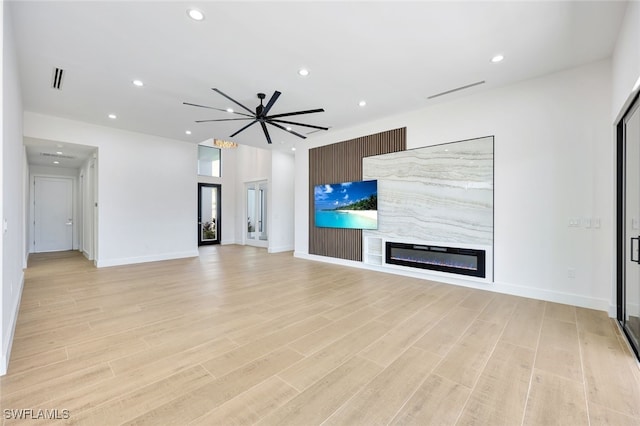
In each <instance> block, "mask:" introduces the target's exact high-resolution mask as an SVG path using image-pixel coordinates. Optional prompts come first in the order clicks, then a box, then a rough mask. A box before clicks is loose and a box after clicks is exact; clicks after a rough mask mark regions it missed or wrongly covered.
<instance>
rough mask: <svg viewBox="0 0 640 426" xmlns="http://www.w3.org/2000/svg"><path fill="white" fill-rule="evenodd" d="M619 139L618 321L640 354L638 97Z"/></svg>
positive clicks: (639, 150) (622, 126) (639, 119)
mask: <svg viewBox="0 0 640 426" xmlns="http://www.w3.org/2000/svg"><path fill="white" fill-rule="evenodd" d="M618 138H619V142H618V149H619V150H621V151H622V153H623V161H622V163H623V172H622V177H623V182H622V188H620V183H619V186H618V188H619V191H618V194H619V195H622V197H621V198H622V202H623V205H622V206H620V205H618V209H621V212H620V211H619V213H618V221H619V222H620V223H621V224H623V226H622V228H623V229H622V230H619V232H620V231H621V232H622V234H623V238H622V241H621V242H619V253H620V252H622V253H621V255H619V257H620V258H622V259H623V262H622V265H619V268H620V266H622V268H621V269H622V271H620V269H619V272H618V281H619V283H618V320H619V321H620V324H621V325H622V328H623V330H624V332H625V334H626V335H627V338H628V339H629V343H630V344H631V346H632V347H633V348H634V350H635V352H636V355H638V354H639V353H640V104H639V102H638V98H636V100H635V102H634V103H633V105H632V107H631V108H630V109H629V111H628V112H627V114H625V116H624V118H623V120H622V122H621V123H620V124H619V125H618ZM620 140H621V142H620ZM619 161H620V158H619ZM618 167H620V163H619V164H618ZM619 173H620V172H619ZM619 176H620V174H619ZM620 189H622V190H620ZM620 213H622V217H620ZM619 235H620V234H619ZM620 281H621V282H620Z"/></svg>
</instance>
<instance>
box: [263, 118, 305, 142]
mask: <svg viewBox="0 0 640 426" xmlns="http://www.w3.org/2000/svg"><path fill="white" fill-rule="evenodd" d="M267 123H269V124H271V125H272V126H276V127H277V128H279V129H282V130H284V131H285V132H287V133H292V134H294V135H296V136H297V137H299V138H302V139H306V138H307V137H306V136H305V135H301V134H300V133H298V132H294V131H293V130H287V129H286V128H285V127H282V126H281V125H279V124H278V123H274V122H273V121H267Z"/></svg>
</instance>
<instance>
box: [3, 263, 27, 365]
mask: <svg viewBox="0 0 640 426" xmlns="http://www.w3.org/2000/svg"><path fill="white" fill-rule="evenodd" d="M23 290H24V271H22V274H21V276H20V286H19V289H18V299H17V301H16V304H15V306H13V312H12V314H11V316H10V317H9V321H11V323H10V324H9V336H7V345H6V348H4V347H3V348H2V354H1V356H0V376H4V375H5V374H7V370H8V369H9V360H10V358H11V348H12V347H13V336H14V334H15V331H16V324H17V323H18V312H19V311H20V301H21V300H22V291H23ZM3 346H4V344H3Z"/></svg>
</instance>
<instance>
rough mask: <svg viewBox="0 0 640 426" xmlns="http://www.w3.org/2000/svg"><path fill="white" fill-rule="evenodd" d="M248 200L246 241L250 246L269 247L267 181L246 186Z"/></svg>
mask: <svg viewBox="0 0 640 426" xmlns="http://www.w3.org/2000/svg"><path fill="white" fill-rule="evenodd" d="M245 189H246V199H247V233H246V236H245V238H246V239H245V241H246V243H247V244H249V245H255V246H259V247H267V245H268V241H269V237H268V226H267V225H268V224H267V181H260V182H251V183H247V184H246V185H245Z"/></svg>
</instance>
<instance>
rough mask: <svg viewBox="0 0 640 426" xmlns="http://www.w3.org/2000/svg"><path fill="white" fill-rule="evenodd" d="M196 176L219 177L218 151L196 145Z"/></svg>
mask: <svg viewBox="0 0 640 426" xmlns="http://www.w3.org/2000/svg"><path fill="white" fill-rule="evenodd" d="M198 174H199V175H201V176H213V177H220V149H219V148H214V147H211V146H205V145H198Z"/></svg>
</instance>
